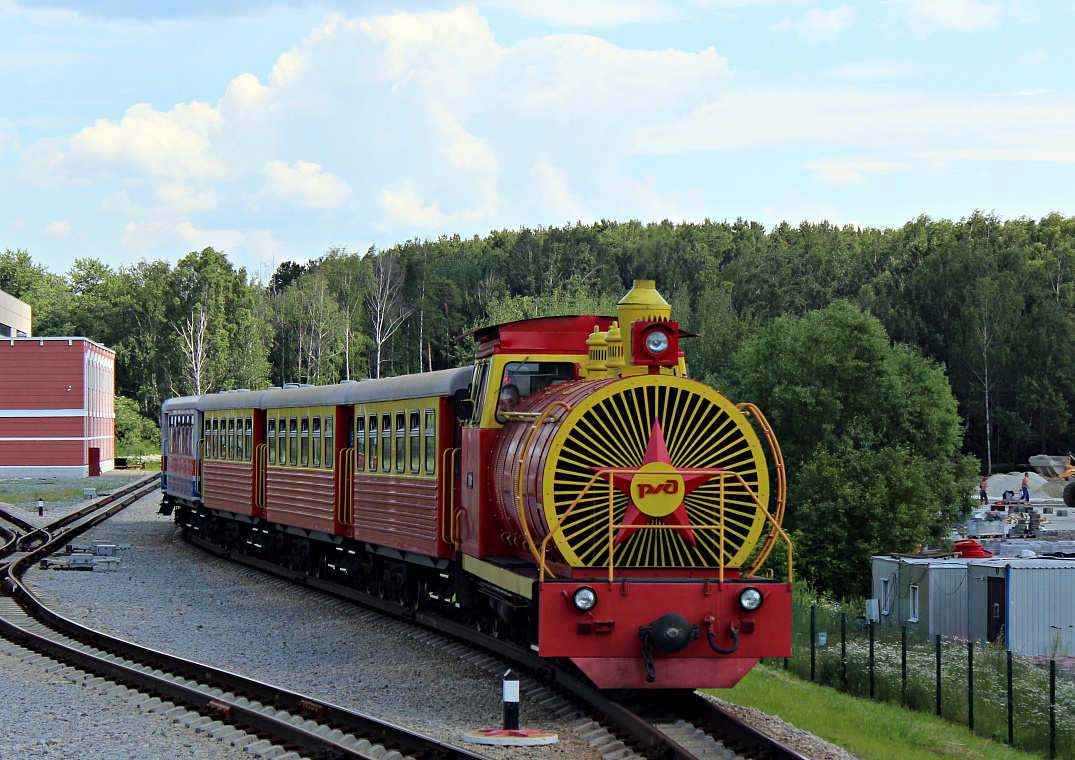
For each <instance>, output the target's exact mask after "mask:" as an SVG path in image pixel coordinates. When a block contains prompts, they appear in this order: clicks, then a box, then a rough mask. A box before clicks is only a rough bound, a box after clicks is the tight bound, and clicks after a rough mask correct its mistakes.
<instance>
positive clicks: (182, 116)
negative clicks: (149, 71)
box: [22, 102, 226, 187]
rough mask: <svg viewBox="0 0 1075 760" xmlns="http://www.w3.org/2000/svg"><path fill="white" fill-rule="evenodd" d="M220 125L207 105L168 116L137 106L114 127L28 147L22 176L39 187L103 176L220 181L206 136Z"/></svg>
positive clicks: (102, 122)
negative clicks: (216, 179)
mask: <svg viewBox="0 0 1075 760" xmlns="http://www.w3.org/2000/svg"><path fill="white" fill-rule="evenodd" d="M222 123H223V119H222V118H221V116H220V114H219V113H217V112H216V110H214V109H213V108H212V107H211V106H209V105H208V104H207V103H197V102H195V103H190V104H184V103H181V104H179V105H177V106H176V107H175V108H173V109H172V110H171V111H168V112H161V111H157V110H154V108H153V107H152V106H150V105H149V104H148V103H139V104H138V105H135V106H131V107H130V108H129V109H127V112H126V113H125V114H124V115H123V118H122V119H120V120H119V122H118V123H117V122H115V121H111V120H108V119H98V120H97V122H96V123H95V124H94V125H93V126H90V127H86V128H85V129H83V130H82V131H80V132H78V133H77V134H75V135H73V136H71V137H70V138H67V139H63V138H50V139H45V140H40V141H38V142H37V143H35V144H33V145H31V146H30V147H29V148H27V150H26V151H25V153H24V156H23V172H22V177H23V179H25V180H26V181H29V182H31V183H33V184H38V185H41V186H44V187H55V186H58V185H63V184H67V183H69V182H81V183H85V182H87V181H89V180H92V179H96V178H103V177H112V178H119V179H131V180H141V179H144V178H147V177H150V178H163V179H168V180H175V179H190V178H200V179H205V178H219V177H222V176H223V175H224V174H225V172H226V167H225V165H224V163H223V162H222V161H221V160H220V159H219V158H217V157H216V156H214V155H213V145H212V142H211V141H210V135H211V134H212V133H213V132H216V131H217V130H219V129H220V127H221V126H222Z"/></svg>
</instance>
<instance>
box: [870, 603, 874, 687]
mask: <svg viewBox="0 0 1075 760" xmlns="http://www.w3.org/2000/svg"><path fill="white" fill-rule="evenodd" d="M873 673H874V660H873V621H872V620H871V621H870V699H873Z"/></svg>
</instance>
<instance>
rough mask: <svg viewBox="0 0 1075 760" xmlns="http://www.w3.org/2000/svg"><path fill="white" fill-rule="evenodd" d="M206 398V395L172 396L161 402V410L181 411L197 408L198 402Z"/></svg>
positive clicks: (166, 411) (165, 411)
mask: <svg viewBox="0 0 1075 760" xmlns="http://www.w3.org/2000/svg"><path fill="white" fill-rule="evenodd" d="M203 398H205V397H204V396H179V397H177V398H170V399H168V400H166V401H165V402H164V403H163V404H161V411H162V412H164V413H168V412H179V411H183V410H186V409H197V408H198V402H199V401H200V400H201V399H203Z"/></svg>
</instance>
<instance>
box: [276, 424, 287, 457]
mask: <svg viewBox="0 0 1075 760" xmlns="http://www.w3.org/2000/svg"><path fill="white" fill-rule="evenodd" d="M276 435H277V438H276V451H277V457H276V463H277V464H278V465H280V466H281V467H283V466H284V465H285V464H287V420H285V419H284V418H283V417H281V418H280V420H279V421H278V422H277V425H276Z"/></svg>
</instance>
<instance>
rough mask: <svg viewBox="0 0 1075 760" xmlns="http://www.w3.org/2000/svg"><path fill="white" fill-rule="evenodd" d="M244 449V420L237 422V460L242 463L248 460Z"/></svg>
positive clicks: (240, 419)
mask: <svg viewBox="0 0 1075 760" xmlns="http://www.w3.org/2000/svg"><path fill="white" fill-rule="evenodd" d="M244 451H245V450H244V448H243V418H242V417H240V418H239V419H237V420H236V421H235V458H236V459H237V460H239V461H240V462H241V461H243V460H244V459H246V457H245V456H244Z"/></svg>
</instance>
